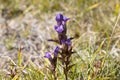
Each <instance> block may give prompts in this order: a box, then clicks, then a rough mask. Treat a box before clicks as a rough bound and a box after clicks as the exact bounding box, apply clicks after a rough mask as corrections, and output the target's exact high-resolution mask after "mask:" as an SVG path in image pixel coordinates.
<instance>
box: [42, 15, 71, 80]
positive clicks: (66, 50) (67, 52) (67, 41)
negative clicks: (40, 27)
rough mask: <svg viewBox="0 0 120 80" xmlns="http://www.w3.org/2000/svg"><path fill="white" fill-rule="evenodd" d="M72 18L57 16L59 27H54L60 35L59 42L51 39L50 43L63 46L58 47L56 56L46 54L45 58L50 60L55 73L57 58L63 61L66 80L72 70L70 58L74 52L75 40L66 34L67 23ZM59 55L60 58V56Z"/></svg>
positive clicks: (55, 51) (55, 52)
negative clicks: (73, 43) (72, 41)
mask: <svg viewBox="0 0 120 80" xmlns="http://www.w3.org/2000/svg"><path fill="white" fill-rule="evenodd" d="M69 19H70V18H67V17H65V16H63V15H62V14H57V15H56V22H57V25H55V26H54V29H55V31H56V32H57V34H58V39H57V40H53V39H49V40H48V41H53V42H57V43H58V44H59V45H61V47H59V46H57V47H56V48H55V50H54V52H53V53H54V54H53V57H52V55H51V53H49V52H46V55H45V56H44V57H45V58H48V59H49V61H50V63H51V65H52V68H53V69H52V70H53V72H55V68H56V64H57V58H58V57H59V59H61V60H60V61H61V63H62V65H63V69H64V74H65V78H66V80H67V79H68V78H67V74H68V71H69V69H70V66H71V65H70V57H71V54H72V53H73V52H72V43H71V40H72V39H73V38H68V37H67V35H66V33H67V27H66V23H67V21H68V20H69ZM58 54H59V56H58Z"/></svg>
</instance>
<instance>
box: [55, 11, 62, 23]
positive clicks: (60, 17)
mask: <svg viewBox="0 0 120 80" xmlns="http://www.w3.org/2000/svg"><path fill="white" fill-rule="evenodd" d="M62 20H63V15H62V14H60V13H59V14H57V15H56V21H57V22H60V21H62Z"/></svg>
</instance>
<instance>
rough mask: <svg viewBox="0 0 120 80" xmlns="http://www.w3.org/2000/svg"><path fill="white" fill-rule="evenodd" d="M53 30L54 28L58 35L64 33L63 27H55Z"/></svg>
mask: <svg viewBox="0 0 120 80" xmlns="http://www.w3.org/2000/svg"><path fill="white" fill-rule="evenodd" d="M54 28H55V30H56V31H57V32H58V33H61V32H63V31H64V28H63V25H60V26H55V27H54Z"/></svg>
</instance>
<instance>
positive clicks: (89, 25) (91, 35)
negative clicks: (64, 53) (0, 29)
mask: <svg viewBox="0 0 120 80" xmlns="http://www.w3.org/2000/svg"><path fill="white" fill-rule="evenodd" d="M59 12H60V13H63V14H64V15H66V16H67V17H70V21H68V24H67V25H68V30H69V31H68V32H70V33H67V35H69V36H76V39H74V40H73V46H74V47H73V48H74V49H73V50H74V51H75V52H76V53H74V54H73V56H72V63H73V64H74V63H75V66H73V67H72V69H71V71H70V72H69V76H68V78H69V80H120V1H119V0H0V14H1V15H2V17H3V18H5V20H6V22H7V21H8V22H7V23H9V21H10V20H14V19H15V20H16V19H17V18H23V19H24V16H25V15H26V14H27V15H29V14H31V15H32V16H33V17H34V18H35V19H37V20H38V21H39V22H38V23H39V24H41V25H39V27H40V28H39V29H40V30H41V31H45V32H47V33H45V32H43V33H42V32H41V33H40V34H38V35H39V36H41V37H40V40H41V41H40V40H38V41H39V43H40V46H41V47H40V50H41V51H38V52H37V54H38V57H36V58H35V60H37V61H36V62H35V61H34V60H32V58H29V55H28V56H27V57H26V56H25V55H27V54H30V53H29V52H28V53H27V51H26V52H25V51H24V49H20V50H19V49H18V50H17V55H18V56H16V55H14V57H15V58H14V59H12V57H11V56H10V55H11V54H9V55H7V56H9V57H10V58H11V59H10V61H9V65H8V66H7V68H4V69H5V70H6V71H2V70H0V80H53V75H52V74H51V72H50V71H49V69H48V68H47V66H49V64H50V63H49V61H48V60H47V59H45V58H43V56H44V55H45V51H47V49H48V50H50V49H51V48H50V46H48V44H50V43H47V40H46V41H45V40H43V39H46V38H51V37H52V38H55V37H56V35H54V32H53V27H54V26H53V25H55V19H54V18H55V17H54V16H55V15H56V13H59ZM50 21H51V22H52V24H51V22H50ZM16 22H17V21H16ZM38 23H37V22H36V24H38ZM16 24H17V23H16ZM23 24H25V26H27V27H26V29H25V30H20V31H19V32H18V33H19V36H20V38H21V39H25V40H27V39H29V38H30V37H31V36H33V37H34V39H36V37H35V36H34V35H33V34H32V32H31V31H30V30H31V25H29V24H26V23H23ZM21 26H22V25H21ZM48 26H49V27H50V28H49V29H48ZM37 27H38V26H37ZM7 28H9V27H8V26H7ZM36 29H38V28H36ZM48 31H49V32H48ZM16 33H17V31H16V32H13V33H11V34H12V35H11V36H8V37H5V38H4V39H3V43H4V46H5V47H6V49H7V50H8V51H11V50H13V49H14V46H13V44H14V43H15V41H16V39H17V34H16ZM8 34H10V32H8ZM41 34H42V35H44V37H46V38H43V37H42V35H41ZM46 34H47V35H46ZM49 34H53V35H49ZM37 39H38V38H37ZM1 41H2V40H1ZM44 41H45V42H44ZM51 44H54V43H51ZM16 46H18V45H16ZM29 46H30V45H29ZM0 48H2V47H0ZM20 48H21V47H20ZM32 50H34V49H32ZM28 51H29V50H28ZM12 52H13V51H12ZM15 53H16V51H15ZM0 54H2V53H0ZM3 55H4V54H3ZM0 57H1V55H0ZM26 58H27V59H26ZM58 63H60V62H58ZM4 65H5V64H4ZM6 65H7V63H6ZM0 66H1V64H0ZM57 76H58V80H64V79H65V78H64V75H63V70H62V67H61V65H57Z"/></svg>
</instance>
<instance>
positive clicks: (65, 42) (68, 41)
mask: <svg viewBox="0 0 120 80" xmlns="http://www.w3.org/2000/svg"><path fill="white" fill-rule="evenodd" d="M72 39H73V38H68V39H67V40H61V42H62V44H67V45H68V46H70V45H71V40H72Z"/></svg>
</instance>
